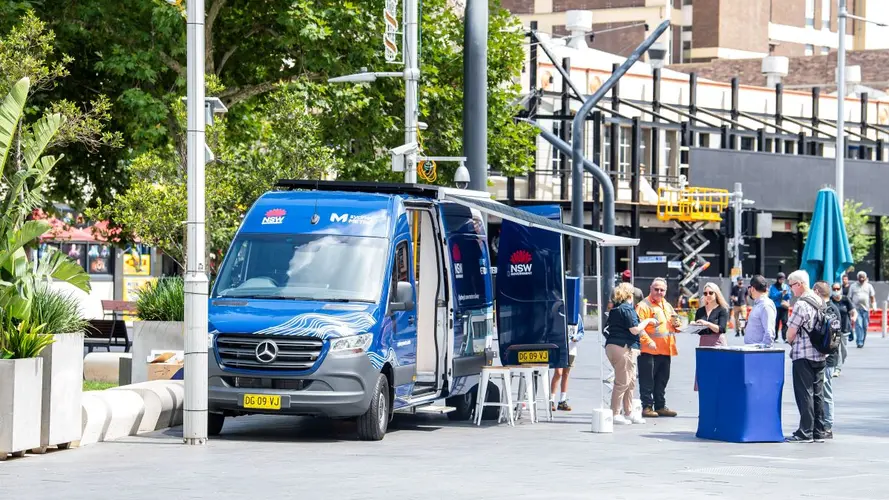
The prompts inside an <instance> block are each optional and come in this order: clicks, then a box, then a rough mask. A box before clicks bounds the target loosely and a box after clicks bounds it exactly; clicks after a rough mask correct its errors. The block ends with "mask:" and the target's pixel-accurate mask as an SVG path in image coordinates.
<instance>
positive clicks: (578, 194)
mask: <svg viewBox="0 0 889 500" xmlns="http://www.w3.org/2000/svg"><path fill="white" fill-rule="evenodd" d="M669 27H670V21H664V22H662V23H661V24H659V25H658V27H657V28H655V30H654V32H652V33H651V35H649V36H648V38H646V39H645V41H644V42H642V44H641V45H639V46H638V47H636V50H634V51H633V53H632V54H630V57H628V58H627V60H626V61H624V62H623V64H621V65H620V66H618V68H617V69H616V70H615V71H614V72H613V73H612V74H611V77H610V78H608V80H607V81H605V83H603V84H602V86H601V87H599V88H598V89H597V90H596V92H594V93H593V95H591V96H590V97H588V98H587V100H586V101H584V103H583V106H581V107H580V110H578V111H577V113H576V114H575V115H574V123H573V127H572V131H571V145H572V147H573V150H574V151H573V152H572V157H571V159H572V172H571V184H572V185H571V224H572V225H573V226H574V227H578V228H583V166H584V157H583V149H584V140H583V139H584V130H585V128H584V125H585V120H586V116H587V115H588V114H589V112H590V111H592V109H593V107H594V106H595V105H596V103H598V102H599V101H600V100H602V98H603V97H605V94H607V93H608V92H609V91H610V90H611V89H612V88H613V87H614V85H615V84H616V83H617V81H618V80H620V78H621V77H622V76H623V75H624V74H626V72H627V71H629V69H630V67H631V66H633V64H635V63H636V61H638V60H639V59H640V58H641V57H642V54H644V53H645V51H647V50H648V49H649V47H651V45H652V44H654V42H655V40H657V39H658V38H660V36H661V35H662V34H664V32H665V31H667V28H669ZM603 173H604V172H603ZM594 175H595V174H594ZM609 184H610V183H609ZM604 185H605V184H604V183H603V186H604ZM612 188H613V186H612ZM605 199H606V200H608V196H607V195H606V196H605ZM611 203H612V204H613V203H614V192H613V189H612V194H611ZM604 208H605V207H604V205H603V209H604ZM602 225H603V228H604V229H605V232H606V233H609V232H610V233H611V234H614V214H613V213H612V214H611V215H610V217H609V215H607V214H603V220H602ZM609 226H610V228H611V230H610V231H609V230H608V228H609ZM582 244H583V242H582V240H580V239H579V238H575V239H574V240H573V241H572V242H571V247H572V248H583V247H582V246H581V245H582ZM609 251H610V252H611V253H610V256H609V254H608V252H609ZM605 252H606V253H605V255H606V257H605V259H604V260H605V262H604V265H603V266H602V267H603V270H602V272H603V275H602V280H603V282H604V286H603V287H602V291H603V293H604V294H606V295H605V297H602V299H603V300H600V301H599V303H601V304H605V303H606V302H607V299H608V297H610V295H611V287H612V283H613V282H614V249H609V248H606V249H605ZM571 274H572V275H573V276H579V277H583V252H571Z"/></svg>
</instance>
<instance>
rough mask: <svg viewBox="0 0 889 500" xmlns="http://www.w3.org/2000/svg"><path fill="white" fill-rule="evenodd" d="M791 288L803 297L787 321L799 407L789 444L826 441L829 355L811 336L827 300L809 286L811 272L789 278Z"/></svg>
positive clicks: (822, 315)
mask: <svg viewBox="0 0 889 500" xmlns="http://www.w3.org/2000/svg"><path fill="white" fill-rule="evenodd" d="M787 282H788V284H789V286H790V290H791V291H792V292H793V294H794V295H795V296H796V297H799V300H798V301H797V302H796V305H795V307H794V308H793V315H792V316H791V317H790V320H789V321H788V322H787V342H788V343H789V344H790V346H791V348H790V359H792V360H793V367H792V373H793V395H794V397H795V399H796V406H797V408H798V409H799V414H800V418H799V428H797V430H796V431H795V432H794V433H793V435H791V436H790V437H788V438H787V439H786V440H785V441H787V442H788V443H811V442H813V441H814V442H819V443H822V442H824V437H825V423H824V368H825V366H826V364H827V363H826V360H827V355H826V354H824V353H822V352H820V351H819V350H818V349H816V348H815V345H814V344H813V343H812V337H811V335H812V334H813V332H815V329H816V326H820V325H818V324H817V323H818V320H819V319H820V320H821V321H822V323H823V320H824V311H823V308H824V302H823V301H822V300H821V297H819V296H818V295H817V294H815V293H814V292H812V290H811V289H810V288H809V274H808V273H807V272H805V271H803V270H798V271H794V272H792V273H790V276H788V277H787Z"/></svg>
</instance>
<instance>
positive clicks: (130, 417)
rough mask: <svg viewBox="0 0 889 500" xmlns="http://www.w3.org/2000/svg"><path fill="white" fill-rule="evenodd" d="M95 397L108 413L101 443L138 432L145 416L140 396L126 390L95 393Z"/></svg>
mask: <svg viewBox="0 0 889 500" xmlns="http://www.w3.org/2000/svg"><path fill="white" fill-rule="evenodd" d="M96 396H97V397H98V398H100V399H101V400H102V401H103V402H104V403H105V405H106V406H107V407H108V413H109V416H108V423H107V425H106V426H105V432H104V433H103V435H102V438H101V440H102V441H111V440H114V439H119V438H122V437H126V436H132V435H134V434H136V433H137V432H138V431H139V426H140V425H141V423H142V416H143V415H144V414H145V402H144V401H143V399H142V396H140V395H139V394H138V393H137V392H134V391H127V390H106V391H96ZM81 441H82V439H81Z"/></svg>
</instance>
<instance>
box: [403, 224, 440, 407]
mask: <svg viewBox="0 0 889 500" xmlns="http://www.w3.org/2000/svg"><path fill="white" fill-rule="evenodd" d="M434 214H435V212H433V211H432V209H431V208H416V209H414V208H412V209H410V210H409V211H408V219H409V221H410V225H411V234H412V240H413V244H414V248H413V250H414V252H413V254H414V273H415V276H414V279H415V282H416V287H417V288H416V296H417V300H416V304H417V306H416V307H417V381H416V384H415V386H414V391H413V395H414V396H418V395H422V394H424V393H427V392H435V391H437V390H439V389H440V388H441V376H440V373H441V371H440V370H441V369H442V368H443V366H444V363H443V357H444V349H445V340H446V335H445V332H444V331H439V332H436V327H437V322H436V316H437V315H438V314H439V313H438V305H439V304H444V303H445V302H446V301H445V291H446V290H447V288H446V285H445V282H444V279H443V276H444V274H445V273H446V269H445V268H444V254H443V252H444V249H443V248H442V246H441V245H440V244H439V242H440V241H442V236H441V235H440V234H439V231H440V227H439V223H438V219H437V218H436V217H434Z"/></svg>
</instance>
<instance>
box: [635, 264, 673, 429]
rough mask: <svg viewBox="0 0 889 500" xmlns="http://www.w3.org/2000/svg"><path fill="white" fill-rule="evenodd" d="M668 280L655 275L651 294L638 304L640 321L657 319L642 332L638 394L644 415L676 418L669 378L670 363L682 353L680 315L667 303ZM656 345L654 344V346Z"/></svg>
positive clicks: (637, 312)
mask: <svg viewBox="0 0 889 500" xmlns="http://www.w3.org/2000/svg"><path fill="white" fill-rule="evenodd" d="M666 295H667V280H666V279H664V278H655V280H654V281H653V282H652V283H651V288H650V293H649V295H648V297H646V298H645V299H644V300H642V302H640V303H639V304H637V305H636V314H638V315H639V320H640V321H644V320H646V319H649V318H655V319H656V320H657V323H656V324H649V325H648V326H647V327H645V332H644V333H642V334H641V335H640V339H641V341H642V342H641V343H642V352H641V354H640V355H639V360H638V365H639V396H640V398H641V399H642V407H643V410H642V416H643V417H645V418H656V417H675V416H676V415H677V413H676V412H675V411H673V410H671V409H670V408H668V407H667V398H666V392H667V383H668V382H669V381H670V363H671V360H672V357H673V356H676V355H678V354H679V351H678V349H676V338H675V337H674V334H675V333H676V332H677V331H679V326H680V324H681V323H680V321H679V315H677V314H676V310H675V309H673V306H672V305H670V303H669V302H667V299H666ZM652 344H654V347H652Z"/></svg>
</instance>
